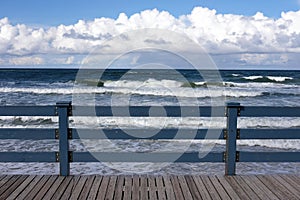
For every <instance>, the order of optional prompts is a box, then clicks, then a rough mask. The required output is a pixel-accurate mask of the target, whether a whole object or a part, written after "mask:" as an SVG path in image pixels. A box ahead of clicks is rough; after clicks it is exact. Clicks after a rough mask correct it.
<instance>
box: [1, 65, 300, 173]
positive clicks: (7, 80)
mask: <svg viewBox="0 0 300 200" xmlns="http://www.w3.org/2000/svg"><path fill="white" fill-rule="evenodd" d="M299 100H300V71H261V70H260V71H250V70H249V71H238V70H235V71H233V70H224V71H205V70H204V71H196V70H158V69H153V70H112V69H111V70H106V71H103V70H79V71H78V70H71V69H68V70H62V69H59V70H57V69H44V70H40V69H18V70H16V69H1V70H0V104H1V105H54V104H55V103H56V102H58V101H72V102H73V104H75V105H199V106H210V105H211V106H214V105H224V103H225V102H227V101H234V102H239V103H241V104H242V105H245V106H246V105H261V106H262V105H263V106H300V101H299ZM0 126H1V127H9V128H13V127H20V128H21V127H22V128H24V127H41V128H46V127H57V118H55V117H49V118H47V117H22V116H17V117H1V118H0ZM238 126H239V127H240V128H297V127H298V128H299V127H300V119H299V118H248V119H245V118H241V119H239V121H238ZM71 127H94V128H99V127H100V128H101V127H105V128H116V127H121V128H122V127H131V128H141V127H143V128H157V129H161V128H166V127H168V128H170V127H185V128H195V127H200V128H202V127H203V128H204V127H205V128H218V127H219V128H222V127H225V118H216V119H215V118H214V119H213V120H212V119H210V118H192V117H190V118H180V119H178V118H151V117H150V118H138V119H137V118H120V117H119V118H118V117H114V118H108V117H103V118H83V117H76V116H75V117H72V118H71ZM205 144H210V145H213V146H214V147H213V150H214V151H220V150H223V149H224V142H223V141H214V140H208V141H207V140H206V141H149V140H148V141H147V140H137V141H130V140H125V141H119V140H117V141H113V142H111V141H81V140H78V141H76V140H75V141H72V142H71V148H72V149H74V150H77V151H84V150H98V151H133V152H136V151H138V152H141V151H142V152H143V151H184V150H188V151H199V149H200V150H201V148H203V146H205ZM0 146H1V147H0V148H1V151H33V150H34V151H54V150H55V151H57V150H58V143H57V141H54V140H53V141H52V140H45V141H32V140H26V141H21V140H0ZM238 148H239V149H240V150H248V151H255V150H257V151H259V150H261V151H299V150H300V142H299V141H297V140H266V141H257V140H245V141H239V142H238ZM199 169H201V170H199ZM0 170H1V171H2V172H4V173H7V174H10V173H11V174H14V173H17V174H18V173H22V174H24V173H27V174H51V173H57V172H58V165H57V164H49V163H29V164H28V163H25V164H24V163H18V164H15V163H0ZM136 171H140V172H144V173H158V174H159V173H174V174H186V173H189V174H191V173H202V174H223V171H224V164H220V163H196V164H190V163H182V164H169V165H164V166H158V165H156V164H147V163H146V164H145V163H133V164H128V163H127V164H125V163H116V164H112V163H110V164H108V165H107V164H104V163H90V164H87V163H74V164H72V168H71V173H73V174H124V173H132V172H136ZM273 172H274V173H278V172H281V173H299V172H300V164H297V163H294V164H291V163H280V164H278V163H277V164H276V163H239V164H238V165H237V173H243V174H245V173H246V174H247V173H273Z"/></svg>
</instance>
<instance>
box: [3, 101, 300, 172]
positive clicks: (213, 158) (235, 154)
mask: <svg viewBox="0 0 300 200" xmlns="http://www.w3.org/2000/svg"><path fill="white" fill-rule="evenodd" d="M161 108H162V107H160V106H157V107H155V106H130V107H125V106H124V107H123V106H114V107H110V106H95V107H93V106H72V105H71V102H58V103H57V104H56V105H55V106H0V116H58V119H59V120H58V121H59V126H58V128H51V129H48V128H1V127H0V139H1V140H3V139H21V140H28V139H30V140H45V139H57V140H59V151H58V152H27V151H26V152H0V162H59V163H60V175H63V176H67V175H69V174H70V163H71V162H99V160H98V159H97V158H98V157H101V162H171V161H172V159H173V158H174V157H176V153H174V152H160V153H159V152H156V153H131V152H93V153H91V152H76V151H70V150H69V140H72V139H111V140H114V139H151V140H157V139H174V137H175V136H176V134H177V132H178V130H179V128H166V129H161V130H160V131H159V132H158V133H157V134H155V135H153V136H151V137H147V138H145V137H143V134H145V133H146V132H147V131H149V129H146V128H145V129H134V130H130V129H127V130H126V129H125V130H124V129H107V128H103V129H101V131H99V130H97V129H79V128H76V129H75V128H69V117H70V116H72V112H74V111H77V110H80V112H76V116H91V114H90V113H91V111H92V112H93V113H95V116H97V117H149V112H151V117H226V118H227V124H226V128H225V129H209V130H208V129H196V130H195V129H180V131H181V132H183V133H185V134H180V136H179V137H176V140H178V139H191V137H192V139H194V140H201V139H220V140H226V150H225V152H206V153H205V155H206V156H205V157H199V152H184V153H182V154H181V155H180V156H179V157H178V158H177V159H176V160H175V161H174V162H225V174H226V175H234V174H235V169H236V162H300V152H294V151H292V152H286V151H284V152H278V151H276V152H257V151H251V152H247V151H237V145H236V142H237V140H245V139H259V140H266V139H272V140H273V139H300V128H291V129H283V128H282V129H265V128H264V129H238V128H237V123H238V118H239V117H300V107H265V106H241V105H240V104H239V103H227V105H226V106H220V107H203V106H202V107H193V106H183V107H181V106H163V109H164V112H160V111H161ZM128 110H129V115H128V112H123V111H128ZM114 111H115V112H114ZM182 111H184V112H182ZM80 131H84V132H85V133H86V134H84V135H82V134H79V132H80ZM131 131H134V132H135V133H140V137H134V136H132V135H130V134H127V133H128V132H131ZM208 131H210V132H212V133H219V134H207V133H208ZM216 135H218V137H217V138H216ZM162 158H163V159H162Z"/></svg>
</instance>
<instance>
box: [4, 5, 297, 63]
mask: <svg viewBox="0 0 300 200" xmlns="http://www.w3.org/2000/svg"><path fill="white" fill-rule="evenodd" d="M145 28H155V29H160V30H168V31H173V32H176V33H179V34H184V35H185V36H186V37H188V38H190V39H191V40H193V41H194V42H195V43H197V44H199V45H200V46H201V47H202V48H203V49H205V51H206V52H208V53H209V55H211V57H212V58H213V60H214V61H215V63H216V64H217V66H218V67H220V68H221V69H300V67H299V65H298V63H300V58H299V57H300V56H299V55H300V0H268V1H261V0H252V1H250V0H241V1H236V0H222V1H220V0H188V1H183V0H131V1H126V0H111V1H99V0H90V1H84V2H83V1H75V0H52V1H40V0H26V1H24V0H3V1H1V6H0V67H19V66H21V67H22V66H35V67H53V66H54V67H72V66H79V65H80V64H81V63H82V60H83V59H84V58H85V56H86V55H88V54H89V53H90V52H91V51H92V50H93V49H94V48H95V47H96V48H98V47H102V46H103V45H104V44H105V43H107V41H108V40H111V39H112V38H114V37H116V36H118V35H120V34H123V33H126V32H130V31H135V30H140V29H145ZM130 39H132V42H131V43H134V38H130ZM150 39H156V40H157V41H163V40H162V38H150ZM144 41H149V38H144ZM173 42H175V41H173ZM176 42H178V41H176ZM165 44H166V43H164V44H163V43H160V44H159V43H157V44H156V46H155V47H157V48H159V47H161V46H162V45H165ZM182 48H183V49H186V48H188V47H187V46H186V47H182ZM183 49H182V51H183ZM114 50H115V51H116V52H118V53H120V52H119V51H118V49H117V48H116V47H115V48H114ZM137 61H138V60H137ZM135 63H138V62H135Z"/></svg>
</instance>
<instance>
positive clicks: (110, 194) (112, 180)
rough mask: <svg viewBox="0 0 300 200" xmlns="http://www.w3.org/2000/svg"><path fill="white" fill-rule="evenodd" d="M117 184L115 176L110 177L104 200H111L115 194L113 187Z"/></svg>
mask: <svg viewBox="0 0 300 200" xmlns="http://www.w3.org/2000/svg"><path fill="white" fill-rule="evenodd" d="M116 182H117V176H110V179H109V183H108V187H107V191H106V194H105V199H113V198H114V194H115V187H116Z"/></svg>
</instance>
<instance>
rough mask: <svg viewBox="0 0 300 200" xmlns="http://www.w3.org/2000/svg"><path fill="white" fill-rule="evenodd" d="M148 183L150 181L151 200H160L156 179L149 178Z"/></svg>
mask: <svg viewBox="0 0 300 200" xmlns="http://www.w3.org/2000/svg"><path fill="white" fill-rule="evenodd" d="M148 181H149V199H150V200H156V199H158V194H157V186H156V180H155V177H154V176H148Z"/></svg>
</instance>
